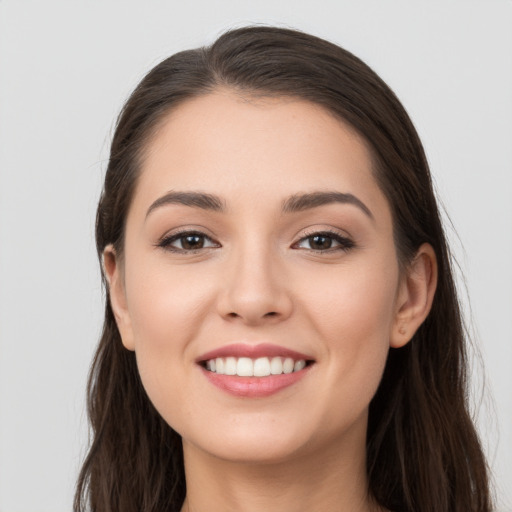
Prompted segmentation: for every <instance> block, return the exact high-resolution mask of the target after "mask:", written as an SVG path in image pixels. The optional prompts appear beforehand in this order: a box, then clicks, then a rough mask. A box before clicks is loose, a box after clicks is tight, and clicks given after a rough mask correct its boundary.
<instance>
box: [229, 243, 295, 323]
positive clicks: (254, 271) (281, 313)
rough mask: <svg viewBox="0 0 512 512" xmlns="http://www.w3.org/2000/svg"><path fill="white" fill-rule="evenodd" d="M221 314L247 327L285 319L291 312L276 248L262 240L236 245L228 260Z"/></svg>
mask: <svg viewBox="0 0 512 512" xmlns="http://www.w3.org/2000/svg"><path fill="white" fill-rule="evenodd" d="M227 267H228V268H227V271H226V278H225V290H224V292H223V293H222V299H221V301H220V308H221V313H222V314H223V315H224V316H228V317H229V318H240V319H242V320H244V321H245V322H246V323H259V322H266V321H270V320H271V319H274V320H276V319H280V320H282V319H284V318H286V317H287V316H289V314H290V312H291V298H290V296H289V293H288V290H287V288H286V286H285V281H284V275H283V271H282V268H281V262H280V257H279V254H278V251H277V250H276V248H274V247H272V245H271V244H269V242H268V240H263V239H262V237H261V236H257V235H253V236H251V237H247V238H245V239H244V241H243V242H241V243H239V244H236V245H234V246H233V247H232V248H231V251H230V257H229V258H228V264H227Z"/></svg>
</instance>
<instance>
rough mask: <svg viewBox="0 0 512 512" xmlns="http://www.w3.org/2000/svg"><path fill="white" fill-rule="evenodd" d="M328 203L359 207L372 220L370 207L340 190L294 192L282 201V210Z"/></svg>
mask: <svg viewBox="0 0 512 512" xmlns="http://www.w3.org/2000/svg"><path fill="white" fill-rule="evenodd" d="M330 203H343V204H352V205H354V206H357V207H358V208H359V209H361V210H362V211H363V212H364V213H365V214H366V215H367V216H368V217H370V219H372V220H374V217H373V214H372V212H371V211H370V209H369V208H368V207H367V206H366V205H365V204H364V203H363V202H362V201H361V200H360V199H358V198H357V197H356V196H354V195H352V194H344V193H342V192H333V191H328V192H321V191H320V192H309V193H306V194H294V195H293V196H291V197H289V198H288V199H286V200H285V201H284V203H283V212H285V213H292V212H301V211H304V210H309V209H310V208H317V207H318V206H323V205H325V204H330Z"/></svg>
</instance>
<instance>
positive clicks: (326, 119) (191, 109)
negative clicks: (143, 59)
mask: <svg viewBox="0 0 512 512" xmlns="http://www.w3.org/2000/svg"><path fill="white" fill-rule="evenodd" d="M170 190H202V191H205V192H212V193H215V194H218V195H222V196H224V197H226V198H227V202H228V203H229V202H230V201H233V202H236V201H239V202H241V203H242V202H244V203H245V204H247V202H248V201H249V202H251V201H252V202H254V203H259V204H262V203H265V204H272V203H273V202H277V201H280V200H281V199H282V197H283V196H288V195H291V194H294V193H297V192H301V193H303V192H309V191H312V190H338V191H340V192H347V193H357V194H358V195H362V196H363V197H364V198H365V199H366V201H369V202H372V203H375V201H377V202H379V201H380V202H382V201H383V200H384V203H385V199H384V198H383V196H382V194H381V192H380V190H379V189H378V186H377V183H376V181H375V179H374V177H373V172H372V158H371V152H370V151H369V149H368V145H367V143H366V141H365V140H364V139H363V138H362V137H360V136H359V135H358V134H357V133H356V132H355V130H354V129H352V127H350V126H349V125H347V124H346V123H344V122H343V121H340V120H339V119H337V118H335V117H334V116H333V115H331V114H330V113H329V112H328V111H327V110H325V109H324V108H322V107H320V106H318V105H316V104H313V103H310V102H307V101H304V100H300V99H296V98H249V97H246V96H241V95H237V94H236V93H234V92H232V91H225V90H221V91H217V92H214V93H211V94H208V95H204V96H200V97H197V98H194V99H191V100H188V101H186V102H184V103H183V104H181V105H179V106H178V107H177V108H175V109H173V110H172V111H171V112H170V113H169V114H168V115H167V116H166V117H165V118H164V119H163V120H162V122H161V123H160V125H159V126H158V128H157V130H156V131H155V133H154V134H153V136H152V138H151V140H150V141H149V143H148V145H147V148H146V151H145V156H144V158H143V164H142V169H141V176H140V180H139V183H138V187H137V191H136V200H137V202H139V203H145V204H148V203H150V202H152V201H154V200H155V198H156V197H158V195H161V194H162V193H164V192H167V191H170ZM384 207H385V205H384Z"/></svg>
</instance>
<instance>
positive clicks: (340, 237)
mask: <svg viewBox="0 0 512 512" xmlns="http://www.w3.org/2000/svg"><path fill="white" fill-rule="evenodd" d="M314 236H326V237H328V238H332V239H333V240H334V241H336V243H337V244H338V245H337V246H336V247H330V248H328V249H323V250H322V249H308V248H303V247H297V246H298V244H300V243H301V242H303V241H305V240H307V239H308V238H312V237H314ZM355 245H356V244H355V243H354V241H353V239H352V238H351V237H350V236H348V235H346V234H342V233H340V232H339V231H338V230H334V229H333V228H327V229H321V228H316V229H311V228H309V231H305V232H304V233H303V234H302V236H301V237H300V238H299V240H297V242H294V243H293V245H292V247H295V248H297V249H303V250H306V251H311V252H314V253H328V252H335V251H348V250H350V249H352V248H354V247H355Z"/></svg>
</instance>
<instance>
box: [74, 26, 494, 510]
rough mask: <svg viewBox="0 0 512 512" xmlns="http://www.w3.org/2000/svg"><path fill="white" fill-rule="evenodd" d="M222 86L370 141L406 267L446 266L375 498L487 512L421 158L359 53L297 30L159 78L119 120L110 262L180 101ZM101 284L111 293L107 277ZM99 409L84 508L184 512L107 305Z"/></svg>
mask: <svg viewBox="0 0 512 512" xmlns="http://www.w3.org/2000/svg"><path fill="white" fill-rule="evenodd" d="M219 87H228V88H231V89H235V90H240V91H242V92H245V93H248V94H252V95H261V96H273V97H280V96H288V97H290V96H292V97H297V98H301V99H304V100H308V101H311V102H313V103H315V104H318V105H321V106H323V107H324V108H325V109H326V110H328V111H329V112H331V113H332V114H333V115H335V116H337V117H338V118H340V119H342V120H344V121H345V122H347V123H349V124H350V125H352V126H353V127H354V128H355V129H356V130H357V131H358V132H359V133H360V134H361V135H362V136H363V137H364V138H365V139H366V141H367V142H368V143H369V146H370V148H371V151H372V153H373V160H374V174H375V178H376V180H377V182H378V183H379V186H380V187H381V189H382V191H383V192H384V194H385V195H386V197H387V199H388V201H389V204H390V206H391V210H392V214H393V221H394V237H395V245H396V247H397V253H398V255H399V260H400V263H401V264H402V265H407V263H408V262H409V261H410V260H411V258H412V257H413V256H414V254H415V252H416V250H417V249H418V247H419V246H420V245H421V244H422V243H424V242H428V243H430V244H431V245H432V247H433V248H434V250H435V252H436V256H437V261H438V266H439V280H438V287H437V291H436V294H435V298H434V303H433V306H432V310H431V312H430V315H429V316H428V318H427V319H426V321H425V322H424V323H423V324H422V326H421V327H420V328H419V329H418V331H417V332H416V334H415V336H414V338H413V339H412V341H411V342H410V343H408V344H407V345H406V346H405V347H403V348H400V349H391V350H390V352H389V356H388V361H387V364H386V368H385V371H384V375H383V377H382V381H381V384H380V387H379V389H378V391H377V393H376V395H375V397H374V398H373V400H372V402H371V404H370V412H369V425H368V435H367V471H368V481H369V489H370V493H371V495H372V496H373V497H374V498H375V500H376V501H377V502H378V503H380V504H381V505H382V506H384V507H386V508H388V509H390V510H393V511H396V512H406V511H409V512H490V510H491V498H490V492H489V485H488V472H487V467H486V462H485V459H484V456H483V454H482V449H481V446H480V443H479V440H478V437H477V434H476V432H475V428H474V425H473V423H472V421H471V418H470V415H469V413H468V404H467V382H466V366H467V365H466V363H467V361H466V352H465V350H466V345H465V344H466V340H465V334H464V328H463V324H462V319H461V312H460V309H459V304H458V299H457V293H456V289H455V286H454V281H453V276H452V270H451V264H450V255H449V251H448V248H447V244H446V240H445V236H444V233H443V229H442V226H441V221H440V216H439V211H438V207H437V204H436V200H435V197H434V193H433V189H432V183H431V177H430V172H429V168H428V164H427V160H426V158H425V154H424V150H423V148H422V145H421V142H420V140H419V138H418V135H417V133H416V130H415V129H414V126H413V124H412V122H411V120H410V119H409V117H408V115H407V113H406V112H405V110H404V108H403V107H402V105H401V104H400V102H399V101H398V99H397V98H396V96H395V95H394V94H393V92H392V91H391V90H390V89H389V87H388V86H387V85H386V84H385V83H384V82H383V81H382V80H381V79H380V78H379V77H378V76H377V75H376V74H375V73H374V72H373V71H372V70H371V69H370V68H369V67H368V66H367V65H366V64H364V63H363V62H362V61H361V60H359V59H358V58H357V57H355V56H354V55H352V54H351V53H349V52H348V51H346V50H344V49H342V48H340V47H338V46H336V45H334V44H332V43H329V42H327V41H325V40H322V39H319V38H317V37H314V36H311V35H308V34H304V33H301V32H298V31H294V30H289V29H281V28H274V27H260V26H259V27H246V28H241V29H237V30H232V31H229V32H227V33H225V34H223V35H222V36H221V37H220V38H219V39H217V41H215V43H214V44H213V45H211V46H209V47H207V48H199V49H195V50H189V51H184V52H180V53H177V54H176V55H173V56H171V57H170V58H168V59H166V60H164V61H163V62H161V63H160V64H158V65H157V66H156V67H155V68H154V69H152V70H151V71H150V72H149V73H148V74H147V75H146V77H145V78H144V79H143V80H142V82H141V83H140V84H139V86H138V87H137V88H136V89H135V91H134V92H133V93H132V95H131V96H130V98H129V99H128V101H127V103H126V104H125V106H124V108H123V110H122V112H121V114H120V116H119V119H118V122H117V128H116V131H115V135H114V138H113V141H112V146H111V154H110V160H109V164H108V168H107V172H106V177H105V184H104V189H103V192H102V195H101V199H100V202H99V206H98V212H97V223H96V243H97V250H98V256H99V258H100V261H101V258H102V253H103V250H104V248H105V247H106V246H107V245H108V244H113V245H114V247H115V248H116V251H117V254H118V255H122V252H123V233H124V224H125V221H126V216H127V211H128V208H129V205H130V202H131V199H132V196H133V193H134V189H135V187H136V184H137V177H138V175H139V173H140V168H141V163H142V161H143V157H144V149H145V147H146V145H147V141H148V139H149V138H150V137H151V135H152V133H153V132H154V130H155V128H156V127H157V125H158V123H159V122H160V121H161V120H162V119H163V116H164V115H165V114H167V113H168V112H169V111H170V110H171V109H173V108H175V107H176V106H177V105H178V104H180V103H181V102H183V101H186V100H188V99H191V98H193V97H196V96H199V95H204V94H207V93H208V92H211V91H213V90H215V89H218V88H219ZM103 282H104V284H105V287H107V283H106V281H105V276H104V275H103ZM88 412H89V417H90V421H91V425H92V435H93V437H92V443H91V446H90V449H89V452H88V455H87V457H86V459H85V462H84V464H83V467H82V470H81V473H80V476H79V479H78V484H77V491H76V496H75V503H74V508H75V511H76V512H81V511H85V510H86V509H87V508H88V506H89V507H90V509H91V510H92V511H94V512H132V511H133V512H169V511H179V510H180V508H181V506H182V503H183V500H184V497H185V493H186V487H185V477H184V468H183V454H182V447H181V438H180V436H179V435H178V434H177V433H176V432H175V431H174V430H172V428H171V427H170V426H169V425H167V424H166V423H165V421H164V420H163V419H162V418H161V417H160V415H159V414H158V412H157V411H156V410H155V409H154V407H153V406H152V404H151V402H150V400H149V399H148V397H147V395H146V393H145V391H144V389H143V387H142V383H141V380H140V377H139V374H138V371H137V365H136V361H135V355H134V353H133V352H129V351H127V350H126V349H124V347H123V345H122V343H121V339H120V335H119V331H118V329H117V326H116V323H115V319H114V315H113V313H112V309H111V307H110V303H109V299H108V294H107V299H106V305H105V323H104V327H103V333H102V336H101V340H100V343H99V346H98V349H97V352H96V355H95V358H94V361H93V364H92V368H91V372H90V377H89V383H88Z"/></svg>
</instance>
